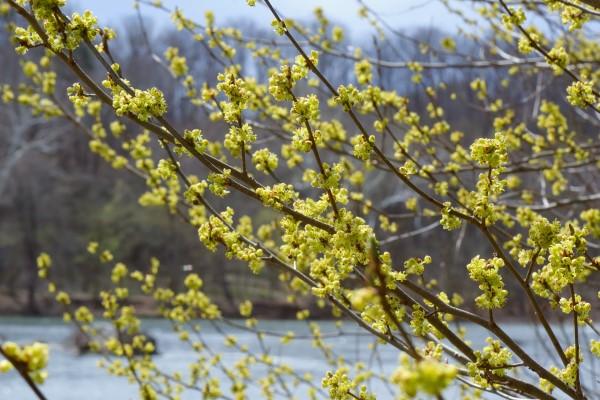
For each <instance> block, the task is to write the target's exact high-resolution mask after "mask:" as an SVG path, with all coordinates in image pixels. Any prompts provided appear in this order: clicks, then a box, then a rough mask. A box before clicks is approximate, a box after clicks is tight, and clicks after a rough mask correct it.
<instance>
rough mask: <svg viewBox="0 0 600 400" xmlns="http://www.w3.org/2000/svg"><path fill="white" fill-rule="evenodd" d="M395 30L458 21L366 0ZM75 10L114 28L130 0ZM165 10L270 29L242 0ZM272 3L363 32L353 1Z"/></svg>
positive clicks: (187, 0) (171, 2)
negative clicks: (320, 13) (318, 10)
mask: <svg viewBox="0 0 600 400" xmlns="http://www.w3.org/2000/svg"><path fill="white" fill-rule="evenodd" d="M366 2H367V4H368V5H369V6H370V7H371V8H373V9H374V10H375V11H376V12H378V13H379V14H380V15H381V16H382V17H383V18H384V19H385V20H386V22H388V23H389V24H391V25H392V26H394V27H395V28H414V27H431V26H435V27H437V28H440V29H443V30H446V31H448V32H453V31H454V30H455V29H454V28H455V27H456V26H458V24H459V21H458V19H457V18H456V17H454V16H452V15H449V14H448V13H447V11H446V10H445V9H444V8H443V7H442V6H441V5H440V4H439V2H438V1H437V0H366ZM70 4H72V5H73V6H74V8H75V9H77V10H84V9H90V10H92V11H93V12H94V13H95V14H96V15H97V16H98V17H99V18H100V22H101V23H102V24H105V25H110V26H115V25H118V24H119V23H120V22H122V21H123V19H124V17H126V16H127V15H131V14H132V13H133V1H132V0H74V1H72V2H70ZM163 4H164V5H165V6H167V7H168V8H171V9H172V8H173V7H174V6H178V7H180V8H181V9H182V10H184V12H185V13H186V15H187V16H188V17H190V18H193V19H195V20H199V21H202V20H203V15H204V13H205V12H206V11H207V10H212V11H213V12H214V13H215V16H216V19H217V23H219V22H225V21H226V20H228V19H239V18H243V19H250V20H254V21H255V22H257V23H260V24H264V26H265V27H270V22H271V19H272V16H271V14H270V13H269V12H268V10H267V9H266V7H264V6H261V5H259V4H257V6H256V7H253V8H252V7H249V6H247V5H246V1H245V0H163ZM272 4H273V5H274V6H275V7H276V8H277V9H278V10H279V12H281V13H282V14H283V15H284V16H286V17H294V18H304V19H309V18H310V17H311V13H312V10H313V9H314V8H315V7H316V6H321V7H323V9H324V11H325V13H326V15H327V16H329V17H330V18H331V19H333V20H335V21H336V22H339V23H343V24H344V25H345V26H346V27H350V28H351V29H352V31H353V32H354V34H355V35H356V34H358V35H360V34H361V33H363V32H366V29H368V28H366V27H365V23H364V22H363V21H362V20H361V19H360V18H359V17H358V8H359V4H358V2H356V1H355V0H272ZM142 10H143V14H144V15H146V16H149V17H151V18H153V20H154V21H156V22H155V23H157V24H159V25H163V24H167V23H168V22H169V17H168V16H167V15H166V14H164V13H161V12H158V11H153V10H151V9H150V8H149V7H146V6H144V7H142Z"/></svg>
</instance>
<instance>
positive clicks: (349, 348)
mask: <svg viewBox="0 0 600 400" xmlns="http://www.w3.org/2000/svg"><path fill="white" fill-rule="evenodd" d="M319 324H320V326H321V332H322V333H323V334H324V335H327V334H328V333H331V334H335V333H337V332H339V329H338V328H336V326H335V324H334V323H332V322H319ZM143 326H144V328H143V329H144V330H145V331H146V332H147V333H149V334H150V335H152V336H153V337H154V338H155V339H156V340H157V343H158V350H159V354H158V355H156V356H155V362H156V363H157V365H159V366H160V367H161V368H162V369H163V370H164V371H166V372H175V371H181V372H183V373H184V376H186V375H185V372H186V366H187V365H188V364H189V363H190V362H192V361H194V359H195V355H194V353H193V352H191V351H190V348H189V346H187V345H185V344H183V343H181V342H180V341H179V340H178V338H177V336H176V335H175V334H173V332H172V331H171V330H170V327H169V325H168V324H167V323H166V322H165V321H160V320H144V324H143ZM202 326H203V329H202V338H203V340H204V341H205V342H206V343H207V345H209V346H211V347H212V349H213V350H214V351H216V352H220V353H222V354H223V362H224V363H225V365H233V364H234V363H235V361H237V360H238V359H239V358H240V357H242V355H243V354H242V353H241V352H239V351H237V350H235V349H232V348H229V347H226V346H225V344H224V340H223V335H222V333H220V332H219V330H222V331H224V332H225V333H227V334H234V335H235V336H236V337H237V338H238V341H239V343H240V344H247V345H248V346H249V347H250V348H258V347H257V346H258V341H257V337H256V335H255V334H254V333H252V332H248V331H243V330H240V329H238V328H234V327H231V326H227V325H223V324H219V325H218V326H217V327H214V326H211V324H209V323H208V322H203V323H202ZM260 328H261V329H264V330H268V331H273V332H279V333H281V334H285V333H286V332H287V331H293V332H294V333H295V334H296V336H302V335H308V336H310V335H309V333H310V330H309V328H308V324H307V323H306V322H299V321H263V322H261V323H260ZM341 330H342V331H343V332H344V333H346V334H347V335H342V336H336V335H332V337H331V338H328V339H327V343H328V344H331V345H332V346H333V350H334V352H335V354H336V355H338V356H342V355H343V356H344V358H345V359H346V360H348V361H356V360H362V361H364V362H365V363H367V364H368V366H369V368H370V369H371V370H373V371H374V372H377V373H383V374H386V375H389V374H390V373H391V372H392V371H393V370H394V369H395V368H396V366H397V361H398V352H397V351H396V350H395V349H393V348H391V347H385V346H383V347H382V346H379V351H378V354H377V355H376V356H374V355H373V354H372V351H371V350H370V348H369V347H370V346H369V345H370V344H372V343H373V341H372V339H371V337H369V336H365V335H361V334H360V332H361V331H360V330H359V329H358V328H357V327H356V326H355V325H354V324H352V323H351V322H346V323H344V325H343V326H342V328H341ZM556 330H557V332H558V333H562V336H563V338H566V337H567V336H568V335H569V330H568V329H564V330H563V329H560V327H557V329H556ZM468 331H469V339H470V340H471V341H472V343H473V346H474V347H475V348H478V347H481V346H483V345H484V341H485V338H486V337H487V336H488V335H487V334H486V333H485V332H484V331H483V330H481V329H479V328H477V327H469V328H468ZM507 331H508V332H509V333H510V335H511V337H512V338H513V339H514V340H516V342H517V343H518V344H520V345H521V346H523V347H524V348H525V349H526V350H527V351H528V352H529V353H530V354H531V355H532V356H533V357H534V358H535V359H537V360H539V361H540V362H541V363H542V365H547V364H548V361H549V360H548V355H547V352H546V349H547V346H548V344H547V341H545V340H543V339H542V335H538V334H536V329H534V328H532V327H531V326H530V325H525V324H510V325H509V327H508V328H507ZM561 331H562V332H561ZM72 332H73V331H72V326H70V325H67V324H64V323H63V322H62V321H61V320H59V319H52V318H36V319H28V318H0V336H1V337H2V339H3V340H13V341H18V342H31V341H35V340H37V341H43V342H46V343H48V344H49V345H50V364H49V367H48V373H49V378H48V380H47V382H46V383H45V384H44V385H43V386H42V389H43V391H44V393H45V394H46V396H47V397H48V398H49V399H52V400H81V399H85V400H104V399H111V400H121V399H137V397H138V396H137V390H136V387H135V386H132V385H130V384H129V383H128V382H127V380H126V379H124V378H118V377H113V376H110V375H108V374H107V373H106V372H104V371H103V370H101V369H99V368H98V367H97V366H96V363H97V361H98V360H99V357H98V356H95V355H86V356H78V355H77V354H76V351H75V350H74V349H73V348H72V347H71V346H70V345H69V343H68V338H69V336H70V335H71V333H72ZM356 333H359V334H358V335H357V334H356ZM588 334H589V332H586V331H584V334H583V335H582V336H583V338H582V339H584V340H586V341H587V339H586V335H588ZM264 342H265V344H266V346H267V348H268V349H269V353H270V355H271V356H272V357H273V358H274V360H275V362H277V363H285V364H288V365H290V366H291V367H293V368H294V369H295V370H296V371H297V372H298V373H299V374H304V373H306V372H310V373H311V374H313V376H314V377H315V378H314V379H315V382H320V380H321V377H322V376H323V375H324V374H325V372H326V371H328V370H330V369H331V367H330V366H328V365H327V363H326V362H325V361H324V358H323V356H322V353H321V352H320V350H318V349H315V348H314V347H313V346H312V343H311V340H310V339H307V340H303V339H296V340H294V341H292V342H291V344H288V345H285V346H282V345H281V344H280V338H278V337H272V336H271V337H269V336H267V337H266V338H265V341H264ZM586 358H588V357H586ZM592 358H593V357H592ZM588 360H589V358H588ZM590 361H591V360H590ZM557 365H558V364H557ZM588 367H593V365H592V364H591V363H590V365H588ZM594 369H595V368H594ZM253 371H254V375H253V376H254V377H255V378H256V379H259V378H261V377H263V376H264V375H265V369H264V368H255V369H253ZM590 374H593V371H592V370H589V371H588V378H587V379H586V384H587V385H590V386H591V387H592V388H594V387H595V389H596V390H595V391H594V392H595V393H599V392H598V391H597V389H598V387H597V385H598V382H597V378H591V377H590ZM215 376H216V377H219V378H220V379H221V382H222V388H223V389H224V390H225V389H226V388H227V379H226V378H224V376H223V375H221V376H219V375H218V374H217V373H215ZM318 386H320V385H318ZM371 389H372V390H373V391H374V392H375V393H376V394H378V398H379V399H388V398H392V396H391V394H390V392H389V389H388V388H387V387H385V385H383V384H382V383H381V382H377V381H374V382H373V384H372V386H371ZM305 390H306V388H303V389H300V390H299V391H298V392H296V395H297V396H298V398H304V397H305V396H303V395H302V393H305ZM259 394H260V385H259V384H258V383H255V384H253V385H251V386H249V388H248V396H249V398H250V399H253V398H257V397H258V395H259ZM192 398H195V399H198V398H200V397H199V393H198V392H195V393H193V392H190V393H188V394H186V395H184V396H183V399H192ZM278 398H284V396H283V395H282V394H281V395H280V397H278ZM0 399H1V400H5V399H6V400H9V399H10V400H13V399H15V400H29V399H34V397H33V395H32V394H31V393H30V390H29V388H28V387H27V386H26V385H25V384H24V383H23V382H22V381H21V380H20V379H19V378H18V377H17V375H16V374H15V373H14V372H12V373H9V374H3V375H0Z"/></svg>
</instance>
